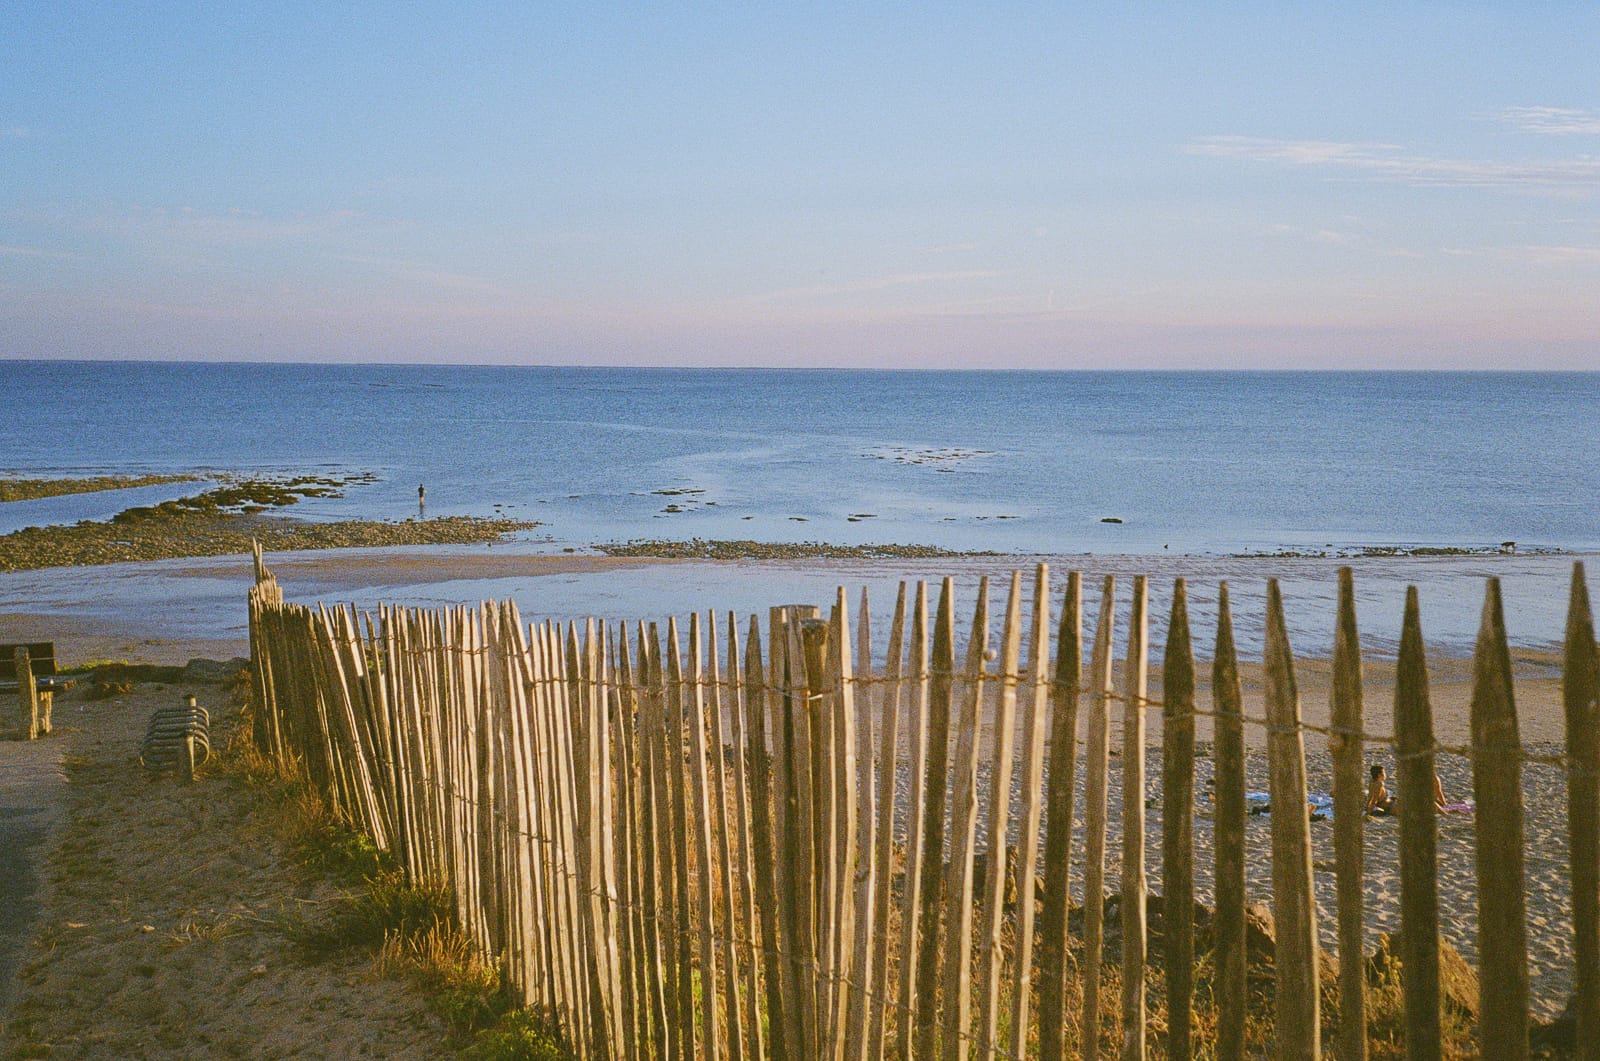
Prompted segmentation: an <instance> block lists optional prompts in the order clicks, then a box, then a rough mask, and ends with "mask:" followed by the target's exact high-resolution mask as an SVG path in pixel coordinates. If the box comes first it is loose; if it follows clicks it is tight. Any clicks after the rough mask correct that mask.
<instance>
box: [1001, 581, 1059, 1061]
mask: <svg viewBox="0 0 1600 1061" xmlns="http://www.w3.org/2000/svg"><path fill="white" fill-rule="evenodd" d="M1030 630H1031V633H1030V636H1029V638H1028V672H1027V679H1026V680H1027V685H1026V686H1025V688H1026V690H1027V692H1026V697H1027V698H1026V700H1025V701H1024V706H1023V716H1022V763H1021V766H1020V777H1021V781H1022V813H1021V815H1020V816H1019V823H1020V824H1019V827H1020V829H1021V830H1022V831H1021V835H1020V837H1019V845H1018V849H1017V879H1016V890H1017V915H1016V937H1017V942H1016V947H1015V948H1014V949H1013V950H1012V953H1011V985H1012V994H1011V1035H1010V1037H1009V1038H1008V1040H1007V1048H1008V1051H1009V1053H1010V1054H1011V1056H1013V1057H1022V1056H1023V1055H1024V1054H1025V1053H1026V1052H1027V1049H1028V1008H1029V1003H1030V1002H1031V1000H1032V995H1033V926H1034V910H1035V907H1036V906H1037V905H1038V904H1037V903H1035V902H1034V898H1033V896H1034V884H1035V881H1036V880H1037V870H1038V865H1039V821H1040V816H1041V813H1042V811H1043V809H1044V802H1045V793H1044V737H1045V726H1046V724H1047V720H1046V715H1047V713H1048V711H1049V706H1050V702H1049V696H1050V680H1049V679H1050V569H1049V567H1047V566H1046V565H1044V564H1040V565H1038V567H1036V568H1035V569H1034V574H1033V625H1032V627H1031V628H1030Z"/></svg>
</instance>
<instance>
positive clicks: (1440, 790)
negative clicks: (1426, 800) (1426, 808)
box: [1433, 773, 1449, 811]
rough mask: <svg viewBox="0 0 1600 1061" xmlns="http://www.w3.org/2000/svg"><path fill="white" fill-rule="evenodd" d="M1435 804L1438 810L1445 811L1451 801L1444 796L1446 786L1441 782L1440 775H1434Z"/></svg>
mask: <svg viewBox="0 0 1600 1061" xmlns="http://www.w3.org/2000/svg"><path fill="white" fill-rule="evenodd" d="M1433 806H1434V808H1435V809H1436V810H1439V811H1443V810H1444V809H1445V808H1446V807H1447V806H1449V803H1448V802H1447V801H1446V800H1445V798H1444V786H1443V785H1441V784H1440V783H1439V775H1438V774H1437V773H1435V774H1434V775H1433Z"/></svg>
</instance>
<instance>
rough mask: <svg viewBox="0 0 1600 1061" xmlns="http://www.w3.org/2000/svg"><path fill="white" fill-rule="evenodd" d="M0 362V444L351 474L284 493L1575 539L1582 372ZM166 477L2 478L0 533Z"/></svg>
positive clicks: (394, 512)
mask: <svg viewBox="0 0 1600 1061" xmlns="http://www.w3.org/2000/svg"><path fill="white" fill-rule="evenodd" d="M0 373H3V374H4V376H5V379H6V394H7V398H8V400H7V413H6V415H5V416H4V417H0V472H14V473H27V474H48V475H65V474H88V473H112V472H154V471H161V472H165V471H193V470H197V469H215V470H218V471H284V472H306V471H313V470H326V471H344V472H370V473H373V474H375V475H376V476H378V479H379V481H378V482H376V483H374V484H371V485H366V486H358V487H355V488H352V489H351V490H350V491H349V493H348V494H347V496H346V497H344V498H343V499H338V500H323V501H311V502H306V503H302V504H301V505H300V506H299V507H298V509H297V511H298V513H299V514H300V515H303V516H307V517H311V518H331V517H336V516H345V515H355V514H360V515H369V516H380V517H404V516H408V515H415V514H416V510H417V504H416V492H417V486H418V484H419V483H420V484H426V485H427V488H428V514H429V515H442V514H455V513H467V514H475V515H490V514H495V513H504V514H508V515H513V516H517V517H520V518H526V519H536V520H539V521H541V522H542V523H543V524H544V526H543V527H541V528H539V529H538V530H537V531H535V532H532V534H531V535H530V536H532V537H539V538H545V537H548V538H550V539H552V540H554V541H555V542H557V543H559V544H563V545H569V544H571V545H585V544H590V543H593V542H599V541H616V540H625V539H630V538H641V537H649V538H691V537H704V538H757V539H763V540H771V541H780V540H782V541H811V540H821V541H830V542H903V543H924V544H933V545H941V546H946V547H951V548H961V549H996V550H1002V551H1020V552H1029V553H1076V552H1084V551H1092V552H1096V553H1119V554H1136V553H1146V554H1148V553H1161V552H1171V553H1180V554H1189V555H1201V556H1204V555H1225V554H1229V553H1237V552H1247V551H1271V550H1277V549H1294V550H1320V549H1323V548H1326V547H1328V546H1332V547H1335V548H1340V547H1351V546H1362V545H1403V546H1466V547H1479V546H1488V545H1495V544H1497V543H1499V542H1501V541H1504V540H1515V541H1517V542H1519V543H1521V545H1522V546H1524V547H1536V548H1550V549H1563V550H1577V551H1588V550H1594V549H1597V548H1600V508H1597V506H1596V501H1597V499H1600V461H1596V460H1594V459H1593V455H1594V451H1595V444H1596V442H1597V441H1600V374H1596V373H1580V374H1534V373H1326V374H1324V373H1038V372H970V373H968V372H859V371H762V370H647V369H575V368H531V367H428V366H321V365H238V364H223V365H208V364H156V363H139V362H120V363H82V362H74V363H59V362H16V361H12V362H4V363H0ZM668 490H683V491H702V492H698V493H683V494H663V493H657V491H668ZM176 492H181V489H180V490H179V491H176ZM173 493H175V491H173V490H171V489H169V488H162V489H157V490H153V491H143V492H139V493H137V494H136V495H135V496H133V497H130V496H128V495H127V494H108V495H99V496H90V497H79V498H71V499H54V500H50V501H46V502H37V503H27V504H19V505H8V506H5V510H4V511H0V532H4V531H7V530H11V529H15V528H16V527H19V526H27V525H32V524H43V523H53V522H63V521H71V520H76V519H82V518H97V517H104V516H108V515H110V514H112V513H114V512H115V511H117V510H119V509H120V508H122V507H125V506H126V505H128V504H134V503H145V502H148V501H149V500H151V499H153V498H157V497H161V496H170V495H172V494H173ZM669 505H676V506H677V507H679V508H680V509H682V510H683V511H679V512H666V511H664V510H665V509H667V508H668V506H669ZM852 516H854V517H856V518H855V519H854V520H852V519H851V517H852ZM1105 518H1115V519H1120V520H1121V521H1122V522H1121V523H1105V522H1102V520H1103V519H1105Z"/></svg>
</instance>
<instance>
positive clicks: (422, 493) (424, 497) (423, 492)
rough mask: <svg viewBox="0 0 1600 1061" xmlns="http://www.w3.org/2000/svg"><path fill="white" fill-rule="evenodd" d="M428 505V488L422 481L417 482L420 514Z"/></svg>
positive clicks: (418, 510)
mask: <svg viewBox="0 0 1600 1061" xmlns="http://www.w3.org/2000/svg"><path fill="white" fill-rule="evenodd" d="M427 507H428V488H427V487H426V486H423V485H422V484H421V483H418V484H417V512H418V513H419V514H420V513H421V512H422V511H423V509H425V508H427Z"/></svg>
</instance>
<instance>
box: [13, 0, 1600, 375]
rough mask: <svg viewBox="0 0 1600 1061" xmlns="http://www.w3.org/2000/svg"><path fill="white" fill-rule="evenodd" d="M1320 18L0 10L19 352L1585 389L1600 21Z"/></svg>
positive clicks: (1596, 184) (1379, 10)
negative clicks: (1512, 373)
mask: <svg viewBox="0 0 1600 1061" xmlns="http://www.w3.org/2000/svg"><path fill="white" fill-rule="evenodd" d="M1330 6H1331V5H1330ZM1308 7H1310V5H1289V4H1283V5H1278V4H1240V5H1182V6H1180V5H1141V6H1139V7H1138V8H1137V10H1132V11H1130V10H1129V9H1128V6H1127V5H1080V4H1050V5H984V6H982V7H981V8H980V7H978V6H976V5H941V4H919V5H913V4H871V3H857V4H849V5H839V6H833V5H825V4H783V5H776V4H774V5H767V4H749V3H741V4H729V5H720V6H711V5H688V4H650V5H626V6H616V7H612V8H609V9H606V10H601V11H596V10H592V9H591V6H590V5H578V4H571V5H550V4H522V3H519V4H505V5H417V6H413V5H403V4H370V5H347V4H328V3H307V4H299V3H278V4H261V5H256V4H239V5H220V4H219V5H201V4H151V5H121V4H104V3H92V4H70V3H66V4H62V3H49V4H46V3H33V2H29V0H13V2H12V3H10V4H7V5H5V9H4V11H3V12H0V358H58V357H77V358H124V357H133V358H153V359H207V360H209V359H228V360H312V361H430V362H451V361H462V362H529V363H562V364H719V365H720V364H730V365H778V364H784V365H809V364H816V365H846V366H872V367H884V366H908V367H1007V366H1016V367H1062V368H1073V367H1118V366H1126V367H1141V368H1142V367H1305V368H1321V367H1417V368H1424V367H1494V368H1502V367H1548V368H1600V77H1597V71H1600V65H1597V62H1596V59H1595V56H1596V54H1600V9H1597V8H1596V7H1594V6H1592V5H1586V4H1583V5H1580V4H1570V5H1569V4H1541V5H1538V6H1536V7H1530V6H1528V5H1522V4H1516V5H1513V4H1503V5H1471V4H1455V5H1444V4H1406V3H1389V4H1344V5H1338V6H1337V9H1336V10H1320V11H1314V10H1307V8H1308Z"/></svg>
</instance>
